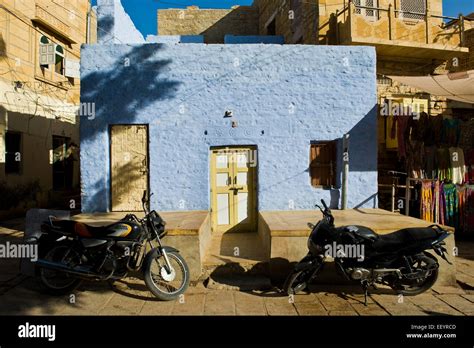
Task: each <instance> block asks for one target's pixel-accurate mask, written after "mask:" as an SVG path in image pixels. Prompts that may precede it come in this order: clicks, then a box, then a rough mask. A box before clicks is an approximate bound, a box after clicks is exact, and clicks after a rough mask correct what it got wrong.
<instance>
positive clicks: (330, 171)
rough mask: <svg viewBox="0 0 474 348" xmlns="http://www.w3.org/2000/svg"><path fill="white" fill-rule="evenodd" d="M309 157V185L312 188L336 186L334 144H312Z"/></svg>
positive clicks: (331, 142)
mask: <svg viewBox="0 0 474 348" xmlns="http://www.w3.org/2000/svg"><path fill="white" fill-rule="evenodd" d="M309 157H310V158H309V159H310V165H309V173H310V176H311V185H312V186H314V187H334V186H336V157H337V146H336V142H335V141H317V142H312V143H311V149H310V156H309Z"/></svg>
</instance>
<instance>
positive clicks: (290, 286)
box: [283, 270, 311, 295]
mask: <svg viewBox="0 0 474 348" xmlns="http://www.w3.org/2000/svg"><path fill="white" fill-rule="evenodd" d="M310 275H311V271H310V270H303V271H293V272H292V273H290V275H289V276H288V277H287V278H286V280H285V284H284V285H283V292H284V293H285V294H287V295H296V294H298V293H300V292H301V291H304V290H305V289H306V287H307V286H308V283H307V281H308V278H309V277H310Z"/></svg>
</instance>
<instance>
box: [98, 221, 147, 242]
mask: <svg viewBox="0 0 474 348" xmlns="http://www.w3.org/2000/svg"><path fill="white" fill-rule="evenodd" d="M140 232H141V227H140V226H139V225H138V224H137V223H135V222H132V221H120V222H117V223H116V224H113V225H111V226H109V227H108V228H107V233H106V236H107V237H116V238H125V239H136V238H137V237H138V236H139V235H140Z"/></svg>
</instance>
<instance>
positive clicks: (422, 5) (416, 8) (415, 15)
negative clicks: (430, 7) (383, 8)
mask: <svg viewBox="0 0 474 348" xmlns="http://www.w3.org/2000/svg"><path fill="white" fill-rule="evenodd" d="M425 15H426V0H400V18H406V19H416V20H422V19H424V18H425Z"/></svg>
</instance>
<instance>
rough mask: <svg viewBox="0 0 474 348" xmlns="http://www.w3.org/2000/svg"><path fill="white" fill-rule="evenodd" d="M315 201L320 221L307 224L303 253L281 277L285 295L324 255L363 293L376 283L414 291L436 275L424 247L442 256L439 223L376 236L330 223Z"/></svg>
mask: <svg viewBox="0 0 474 348" xmlns="http://www.w3.org/2000/svg"><path fill="white" fill-rule="evenodd" d="M321 203H322V204H323V206H324V209H323V208H321V207H320V206H319V205H316V207H317V208H319V209H320V210H321V212H322V214H323V219H322V220H321V221H319V222H318V223H317V224H316V225H313V224H311V223H309V224H308V226H309V227H310V228H311V230H312V231H311V234H310V236H309V238H308V249H309V252H308V254H307V255H306V256H305V257H304V258H303V259H302V260H301V261H300V262H299V263H298V264H297V265H296V266H295V268H294V270H293V271H292V273H291V274H290V275H289V276H288V277H287V279H286V281H285V284H284V287H283V290H284V292H285V293H287V294H288V295H291V294H296V293H298V292H301V291H303V290H304V289H305V288H306V287H307V286H308V284H310V283H311V282H312V281H313V280H314V279H315V278H316V276H317V275H318V273H319V272H320V271H321V269H322V267H323V265H324V260H325V259H326V257H328V256H331V257H332V258H334V261H335V265H336V269H337V270H338V271H339V272H340V273H341V274H342V275H343V276H344V277H345V278H346V279H348V280H352V281H357V282H359V283H360V285H361V286H362V288H363V290H364V294H365V303H366V304H367V292H368V288H369V287H373V288H376V284H384V285H388V286H389V287H391V288H392V289H393V290H395V291H396V292H397V293H399V294H403V295H412V296H413V295H418V294H421V293H422V292H424V291H426V290H428V289H430V288H431V287H432V286H433V284H434V283H435V282H436V280H437V278H438V269H439V264H438V261H437V259H436V257H434V256H433V255H432V254H430V253H428V252H427V251H426V250H428V249H433V250H434V251H435V252H436V254H438V255H439V256H440V257H441V258H443V259H444V260H445V261H446V262H448V263H450V262H449V261H448V259H447V258H446V248H445V247H444V246H445V242H444V239H446V238H447V237H448V236H449V232H448V231H446V230H444V229H442V228H441V227H440V226H437V225H432V226H429V227H426V228H406V229H402V230H399V231H396V232H393V233H390V234H386V235H378V234H377V233H375V232H374V231H373V230H371V229H370V228H367V227H363V226H343V227H338V228H336V227H335V226H334V217H333V215H332V213H331V210H330V209H329V208H328V207H327V205H326V203H325V202H324V200H321Z"/></svg>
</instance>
